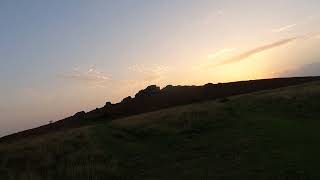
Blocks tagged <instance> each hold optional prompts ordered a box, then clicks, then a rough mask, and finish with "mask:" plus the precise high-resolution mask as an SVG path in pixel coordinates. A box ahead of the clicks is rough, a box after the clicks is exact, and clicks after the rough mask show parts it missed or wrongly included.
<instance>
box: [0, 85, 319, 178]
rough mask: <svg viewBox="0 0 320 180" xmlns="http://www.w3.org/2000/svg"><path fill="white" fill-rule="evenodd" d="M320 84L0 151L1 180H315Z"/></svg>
mask: <svg viewBox="0 0 320 180" xmlns="http://www.w3.org/2000/svg"><path fill="white" fill-rule="evenodd" d="M319 107H320V81H317V82H311V83H306V84H302V85H297V86H291V87H284V88H279V89H274V90H268V91H261V92H255V93H250V94H244V95H239V96H232V97H228V101H226V102H222V101H220V100H212V101H206V102H201V103H194V104H189V105H184V106H178V107H173V108H168V109H163V110H159V111H155V112H149V113H144V114H139V115H134V116H130V117H126V118H122V119H116V120H114V121H103V123H96V124H95V125H90V126H83V127H79V128H73V129H68V130H66V131H60V132H57V133H48V134H46V135H42V136H37V137H34V138H26V139H23V140H20V141H16V142H11V143H1V144H0V179H1V180H56V179H58V180H106V179H111V180H125V179H127V180H180V179H183V180H199V179H210V180H211V179H213V180H313V179H319V178H320V172H319V162H320V156H318V154H319V151H320V143H319V139H320V132H319V129H320V121H319V117H320V111H319Z"/></svg>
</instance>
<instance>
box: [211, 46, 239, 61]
mask: <svg viewBox="0 0 320 180" xmlns="http://www.w3.org/2000/svg"><path fill="white" fill-rule="evenodd" d="M233 51H235V48H225V49H221V50H219V51H217V52H215V53H211V54H208V59H215V58H220V57H222V56H224V55H226V54H229V53H231V52H233Z"/></svg>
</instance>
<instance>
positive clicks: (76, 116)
mask: <svg viewBox="0 0 320 180" xmlns="http://www.w3.org/2000/svg"><path fill="white" fill-rule="evenodd" d="M85 115H86V112H84V111H80V112H77V113H76V114H74V115H73V117H75V118H84V117H85Z"/></svg>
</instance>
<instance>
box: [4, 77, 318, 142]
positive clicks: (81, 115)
mask: <svg viewBox="0 0 320 180" xmlns="http://www.w3.org/2000/svg"><path fill="white" fill-rule="evenodd" d="M316 80H320V77H319V76H317V77H295V78H275V79H263V80H251V81H240V82H231V83H218V84H212V83H208V84H205V85H204V86H172V85H168V86H166V87H165V88H163V89H160V87H158V86H156V85H151V86H148V87H147V88H145V89H143V90H140V91H139V92H138V93H137V94H136V95H135V97H134V98H132V97H131V96H128V97H126V98H124V99H123V100H122V101H121V102H119V103H116V104H112V103H110V102H106V104H105V106H104V107H102V108H96V109H95V110H93V111H90V112H87V113H86V112H84V111H81V112H78V113H76V114H75V115H73V116H71V117H68V118H65V119H62V120H60V121H57V122H54V123H50V124H48V125H44V126H40V127H38V128H34V129H30V130H26V131H22V132H19V133H15V134H12V135H9V136H5V137H2V138H0V142H2V141H9V140H14V139H16V138H21V137H26V136H31V135H39V134H43V133H47V132H52V131H57V130H63V129H66V128H72V127H79V126H82V125H86V124H88V123H89V122H95V121H110V120H114V119H117V118H121V117H126V116H130V115H134V114H140V113H146V112H150V111H155V110H160V109H163V108H168V107H173V106H177V105H185V104H190V103H194V102H200V101H207V100H213V99H219V101H220V102H226V101H228V99H227V97H229V96H233V95H239V94H244V93H251V92H255V91H261V90H268V89H274V88H280V87H286V86H290V85H297V84H302V83H306V82H310V81H316Z"/></svg>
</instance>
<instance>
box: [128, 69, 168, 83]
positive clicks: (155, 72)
mask: <svg viewBox="0 0 320 180" xmlns="http://www.w3.org/2000/svg"><path fill="white" fill-rule="evenodd" d="M128 69H129V71H131V72H133V73H138V76H139V77H140V78H141V79H142V81H145V82H155V81H159V80H161V79H162V78H163V77H164V75H165V73H166V72H167V71H168V69H169V67H168V66H161V65H153V66H148V67H147V66H144V65H133V66H130V67H129V68H128Z"/></svg>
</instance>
